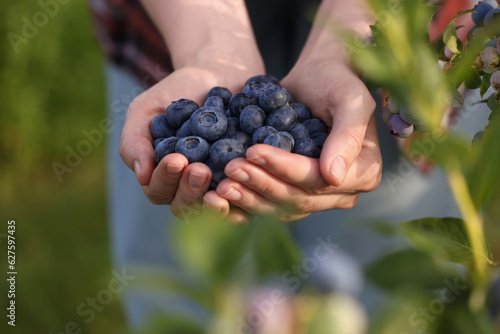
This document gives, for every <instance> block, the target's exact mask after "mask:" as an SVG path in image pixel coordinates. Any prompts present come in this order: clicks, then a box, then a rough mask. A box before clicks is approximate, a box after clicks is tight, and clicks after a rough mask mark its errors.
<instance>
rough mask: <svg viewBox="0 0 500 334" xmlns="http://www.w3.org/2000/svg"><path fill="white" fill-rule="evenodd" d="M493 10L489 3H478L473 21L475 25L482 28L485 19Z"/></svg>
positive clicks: (473, 14)
mask: <svg viewBox="0 0 500 334" xmlns="http://www.w3.org/2000/svg"><path fill="white" fill-rule="evenodd" d="M492 9H493V6H492V5H491V4H489V3H488V2H485V1H482V2H480V3H478V4H477V5H476V6H475V7H474V10H475V11H476V12H475V13H472V21H474V23H475V24H477V25H478V26H482V25H483V23H484V17H485V16H486V14H488V12H489V11H490V10H492Z"/></svg>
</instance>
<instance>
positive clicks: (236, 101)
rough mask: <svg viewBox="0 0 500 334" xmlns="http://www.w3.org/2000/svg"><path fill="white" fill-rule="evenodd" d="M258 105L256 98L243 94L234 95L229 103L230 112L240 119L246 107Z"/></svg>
mask: <svg viewBox="0 0 500 334" xmlns="http://www.w3.org/2000/svg"><path fill="white" fill-rule="evenodd" d="M256 104H257V101H256V100H255V99H254V98H252V97H250V96H248V95H246V94H243V93H238V94H235V95H233V97H232V98H231V100H230V101H229V110H230V111H231V114H232V115H233V116H234V117H240V114H241V112H242V111H243V109H245V107H247V106H251V105H256Z"/></svg>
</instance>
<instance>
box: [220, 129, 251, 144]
mask: <svg viewBox="0 0 500 334" xmlns="http://www.w3.org/2000/svg"><path fill="white" fill-rule="evenodd" d="M224 138H226V139H235V140H237V141H238V142H240V144H241V145H243V147H244V148H248V147H249V146H252V137H250V136H249V135H247V134H246V133H245V132H242V131H236V132H232V133H230V134H226V136H225V137H224Z"/></svg>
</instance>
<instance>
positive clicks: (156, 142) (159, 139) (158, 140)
mask: <svg viewBox="0 0 500 334" xmlns="http://www.w3.org/2000/svg"><path fill="white" fill-rule="evenodd" d="M165 139H166V138H158V139H155V140H154V141H153V148H154V149H156V147H157V146H158V144H159V143H161V142H162V141H164V140H165Z"/></svg>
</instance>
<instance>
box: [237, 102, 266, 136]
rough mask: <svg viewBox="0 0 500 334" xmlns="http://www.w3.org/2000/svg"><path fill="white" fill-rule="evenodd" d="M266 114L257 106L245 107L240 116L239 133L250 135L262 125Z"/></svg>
mask: <svg viewBox="0 0 500 334" xmlns="http://www.w3.org/2000/svg"><path fill="white" fill-rule="evenodd" d="M265 119H266V112H265V111H264V110H262V108H260V107H259V106H255V105H252V106H247V107H245V109H243V111H242V112H241V114H240V129H241V131H243V132H245V133H247V134H249V135H251V134H252V133H254V131H255V130H257V129H258V128H260V127H262V126H263V125H264V121H265Z"/></svg>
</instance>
